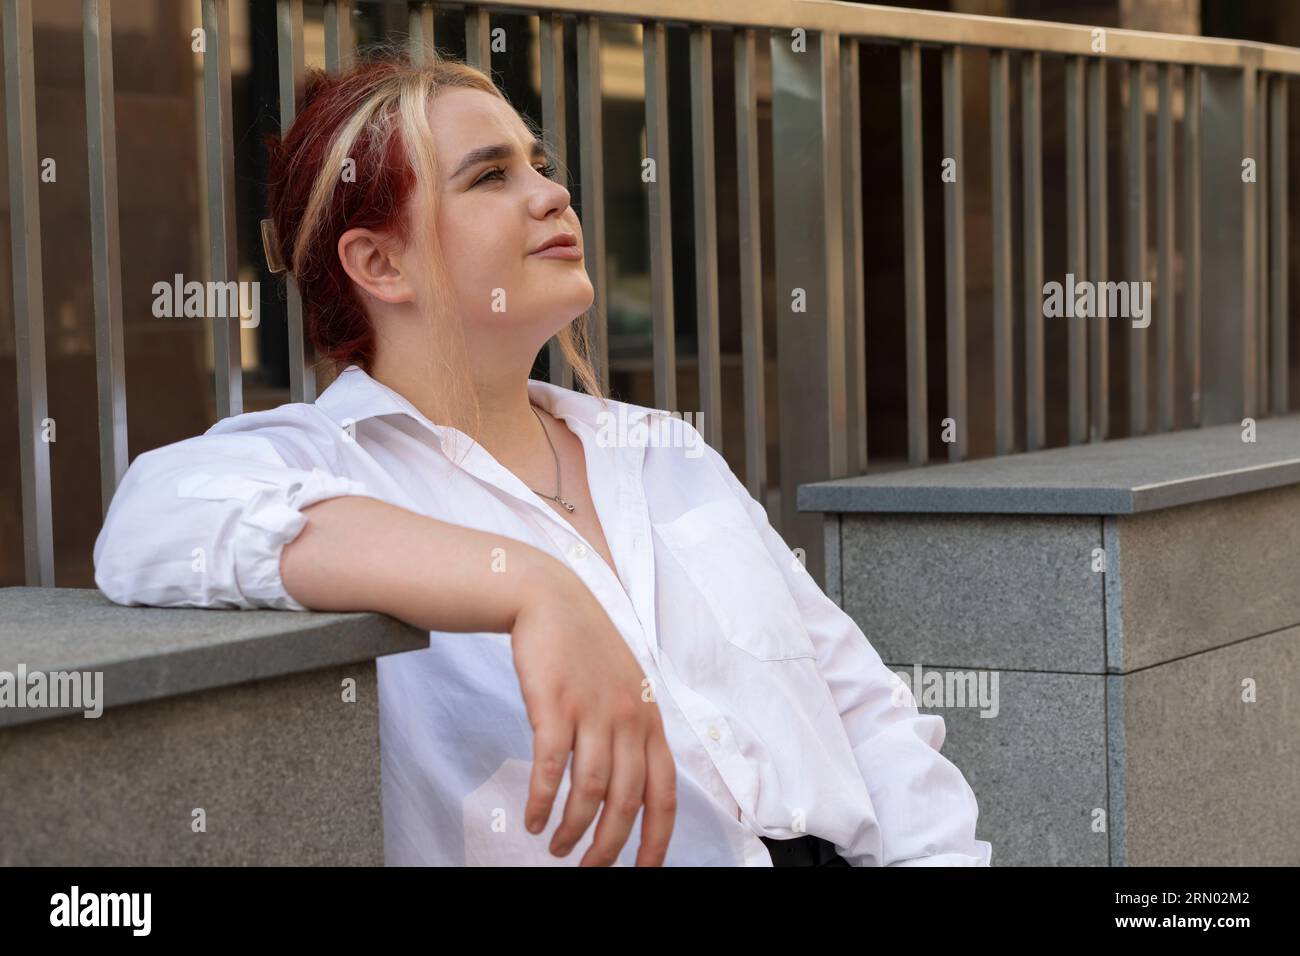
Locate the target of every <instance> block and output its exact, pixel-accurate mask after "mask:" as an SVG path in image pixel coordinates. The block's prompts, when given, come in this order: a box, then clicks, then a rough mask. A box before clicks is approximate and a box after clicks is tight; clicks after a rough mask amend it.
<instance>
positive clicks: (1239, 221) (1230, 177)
mask: <svg viewBox="0 0 1300 956" xmlns="http://www.w3.org/2000/svg"><path fill="white" fill-rule="evenodd" d="M1255 72H1256V70H1255V67H1254V66H1253V65H1246V66H1244V67H1241V68H1237V69H1214V68H1210V67H1205V68H1203V69H1202V79H1201V87H1202V104H1201V106H1202V116H1201V122H1202V123H1203V124H1204V134H1205V135H1204V136H1203V137H1202V142H1201V147H1202V150H1203V158H1202V161H1203V162H1204V164H1205V168H1204V176H1203V177H1202V182H1201V211H1202V215H1203V216H1204V219H1205V230H1204V235H1203V237H1202V247H1203V255H1204V265H1203V269H1202V281H1203V283H1204V284H1203V287H1202V288H1203V296H1204V300H1203V303H1202V306H1203V308H1204V310H1205V314H1206V315H1209V316H1213V318H1214V321H1212V322H1205V323H1203V324H1202V326H1201V336H1202V343H1201V356H1202V369H1201V372H1202V376H1203V379H1202V385H1203V388H1202V396H1201V424H1203V425H1222V424H1227V423H1229V422H1240V421H1241V420H1242V419H1243V418H1246V417H1252V418H1253V417H1254V416H1255V414H1256V410H1257V407H1258V405H1257V399H1258V389H1257V381H1258V372H1259V365H1258V358H1259V349H1258V343H1257V339H1256V335H1257V332H1256V330H1255V320H1256V318H1257V315H1256V312H1255V287H1256V275H1255V244H1256V241H1257V235H1256V232H1255V215H1256V210H1255V200H1256V198H1257V197H1258V192H1257V190H1256V187H1257V185H1258V183H1254V182H1246V181H1243V171H1244V167H1243V163H1244V161H1245V159H1246V158H1248V157H1257V152H1256V150H1255Z"/></svg>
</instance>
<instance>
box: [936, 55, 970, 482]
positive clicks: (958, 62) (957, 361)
mask: <svg viewBox="0 0 1300 956" xmlns="http://www.w3.org/2000/svg"><path fill="white" fill-rule="evenodd" d="M942 58H943V59H942V73H943V159H944V162H945V163H948V162H951V163H952V169H953V176H952V180H951V182H950V181H949V180H948V179H947V178H945V179H944V182H943V261H944V286H945V288H944V299H945V303H944V304H945V314H944V321H945V322H946V326H945V333H946V335H945V337H946V339H947V369H946V373H947V376H948V417H950V418H951V419H952V420H953V432H954V434H953V438H954V441H952V442H950V443H949V445H948V460H949V461H963V460H965V458H966V455H967V454H968V449H969V444H968V443H969V440H970V422H969V419H970V409H969V399H968V396H967V392H966V180H965V176H966V146H965V141H964V138H963V136H962V114H963V113H964V112H965V106H966V104H965V101H964V99H963V97H962V75H961V72H962V59H963V58H962V51H961V47H956V46H946V47H944V48H943V53H942Z"/></svg>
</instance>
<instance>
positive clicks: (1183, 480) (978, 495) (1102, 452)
mask: <svg viewBox="0 0 1300 956" xmlns="http://www.w3.org/2000/svg"><path fill="white" fill-rule="evenodd" d="M1241 434H1242V428H1241V426H1240V425H1238V424H1228V425H1216V426H1213V427H1210V428H1194V429H1187V430H1184V431H1178V432H1167V433H1164V434H1160V435H1147V436H1141V437H1137V438H1120V439H1116V440H1114V441H1105V442H1090V443H1088V444H1083V445H1070V446H1066V447H1061V448H1049V449H1045V450H1042V451H1034V452H1025V453H1021V454H1017V455H1004V456H1002V457H997V458H981V459H978V460H974V461H964V462H956V463H953V464H937V465H927V466H923V467H921V468H912V469H907V470H903V471H891V472H887V473H884V474H877V475H861V476H858V477H854V478H839V479H835V480H832V481H819V482H813V483H810V484H804V485H800V486H799V491H798V498H797V505H798V509H799V510H800V511H820V512H837V513H849V512H912V513H916V512H931V513H933V512H949V513H979V512H983V513H999V514H1061V515H1124V514H1136V513H1138V512H1142V511H1155V510H1158V509H1161V508H1172V507H1175V506H1177V505H1184V504H1190V503H1192V502H1196V501H1207V500H1210V499H1213V498H1225V497H1228V496H1230V495H1240V494H1246V493H1248V492H1252V491H1263V490H1265V489H1269V488H1277V487H1280V486H1283V485H1290V484H1297V483H1300V415H1286V416H1279V417H1277V418H1260V419H1257V420H1256V426H1255V438H1256V440H1255V441H1254V442H1243V441H1242V440H1241Z"/></svg>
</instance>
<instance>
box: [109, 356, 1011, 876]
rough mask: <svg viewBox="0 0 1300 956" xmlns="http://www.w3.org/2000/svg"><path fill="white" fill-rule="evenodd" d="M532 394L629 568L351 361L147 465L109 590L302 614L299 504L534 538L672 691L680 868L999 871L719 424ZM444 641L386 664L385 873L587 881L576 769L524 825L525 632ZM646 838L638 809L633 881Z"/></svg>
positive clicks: (119, 506) (943, 770)
mask: <svg viewBox="0 0 1300 956" xmlns="http://www.w3.org/2000/svg"><path fill="white" fill-rule="evenodd" d="M527 388H528V393H529V396H530V398H531V399H532V401H533V402H535V403H536V404H537V405H539V406H540V407H542V408H545V409H546V410H547V411H549V412H550V413H551V414H552V415H553V416H555V417H556V418H557V419H562V420H563V421H564V423H565V424H566V425H567V426H568V427H569V428H570V429H571V430H572V431H573V432H574V433H575V434H576V435H577V436H578V437H579V439H581V441H582V446H583V450H584V452H585V456H586V466H587V482H588V486H589V488H590V491H591V496H592V499H593V502H594V504H595V507H596V512H597V515H598V517H599V519H600V523H601V526H602V528H603V529H604V532H605V537H606V540H607V543H608V545H609V549H610V552H611V554H612V555H613V557H614V563H615V567H614V568H612V569H611V568H610V567H609V565H608V564H606V562H605V561H604V560H603V559H602V558H601V556H600V554H599V552H598V551H596V550H595V549H594V548H593V547H591V545H590V542H587V541H585V540H584V539H583V537H582V535H581V534H580V533H579V532H578V531H577V530H576V529H575V528H574V527H573V526H572V525H570V524H569V523H568V522H567V521H565V520H564V519H563V518H561V517H560V516H559V515H558V514H557V513H556V512H555V511H554V510H553V509H552V508H551V507H550V506H549V505H548V504H547V503H546V502H545V501H544V500H542V499H541V498H539V497H538V496H537V495H536V494H535V493H534V492H532V491H531V490H529V488H528V487H526V486H525V485H524V483H523V482H522V481H521V480H520V479H519V478H518V477H516V476H515V475H514V474H513V473H512V472H510V471H509V470H507V469H506V468H504V467H503V466H502V465H501V464H500V463H499V462H497V461H496V459H495V458H493V457H492V456H491V455H490V454H489V453H488V452H487V451H486V450H485V449H484V448H483V447H482V446H481V445H478V444H476V443H473V442H471V441H470V440H469V438H468V436H467V435H465V433H463V432H461V431H459V430H457V429H454V428H450V427H447V426H441V425H435V424H434V423H432V422H431V421H429V420H428V419H427V418H426V417H425V416H424V415H423V414H421V413H420V411H419V410H417V409H416V408H415V406H414V405H412V404H411V403H410V402H409V401H408V400H407V399H406V398H404V397H403V396H402V395H400V394H399V393H397V392H396V391H394V390H392V389H390V388H388V387H387V386H385V385H383V384H382V383H380V382H378V381H376V380H375V379H374V378H372V377H371V376H369V375H368V374H367V373H366V372H365V371H364V370H363V369H361V368H360V367H359V366H355V365H354V366H349V367H348V368H347V369H346V370H344V371H343V372H342V373H340V375H339V377H338V378H337V379H336V380H335V381H334V382H333V383H332V384H331V385H330V386H329V388H327V389H326V390H325V391H324V392H323V393H322V394H321V396H320V397H319V398H318V399H317V400H316V402H315V403H313V404H306V403H292V404H287V405H282V406H280V407H279V408H275V409H271V410H269V411H262V412H249V413H245V414H242V415H236V416H233V417H231V418H227V419H224V420H222V421H220V422H218V423H217V424H215V425H213V426H212V427H211V428H210V429H208V431H207V432H206V433H204V434H203V435H200V436H197V437H194V438H190V439H187V440H185V441H181V442H177V443H175V444H172V445H168V446H165V447H162V448H158V449H154V450H153V451H149V452H146V453H145V454H142V455H140V456H139V457H137V458H136V460H135V461H134V462H133V463H132V464H131V467H130V468H129V469H128V471H127V473H126V476H125V478H124V479H123V481H122V484H121V486H120V487H119V489H118V491H117V494H116V495H115V496H114V498H113V501H112V505H111V507H110V509H109V513H108V517H107V519H106V520H105V523H104V527H103V529H102V530H101V531H100V534H99V537H98V539H97V540H96V542H95V551H94V559H95V583H96V585H98V587H99V588H100V590H102V591H103V592H104V593H105V594H106V595H107V596H108V597H109V598H110V599H111V600H113V601H115V602H117V603H119V604H147V605H155V606H163V607H224V608H228V607H239V608H254V607H271V608H282V609H289V610H305V608H303V607H302V605H300V604H299V603H298V602H297V601H295V600H294V598H293V597H292V596H290V595H289V593H288V592H287V591H286V590H285V588H284V585H283V583H282V581H281V578H280V567H279V563H280V552H281V550H282V549H283V547H284V545H285V544H286V543H287V542H289V541H291V540H293V538H294V537H295V535H297V533H298V532H299V531H300V530H301V529H302V527H303V525H304V524H305V523H306V521H307V518H306V517H305V516H303V515H302V514H301V513H300V511H301V509H303V508H305V507H306V506H308V505H310V504H313V503H315V502H317V501H321V500H324V499H326V498H331V497H336V496H339V495H366V496H370V497H374V498H378V499H381V500H383V501H387V502H389V503H391V504H395V505H398V506H401V507H404V508H408V509H410V510H411V511H415V512H418V513H420V514H423V515H427V516H428V517H431V518H436V519H439V520H442V521H449V522H454V523H456V524H459V525H463V526H467V527H471V528H477V529H480V530H483V531H489V532H493V533H496V534H500V535H504V536H506V537H510V538H513V539H517V540H521V541H525V542H527V543H529V544H531V545H534V546H536V547H538V548H541V549H543V550H545V551H547V552H548V553H550V554H553V555H555V556H556V557H558V558H559V559H560V560H562V561H564V562H565V563H566V564H567V566H568V567H570V568H572V569H573V571H574V573H575V574H577V575H578V576H579V577H580V578H581V579H582V580H583V582H584V583H585V584H586V585H587V586H588V587H589V588H590V589H591V591H592V593H593V594H594V595H595V596H596V598H597V599H598V600H599V601H600V603H601V605H602V606H603V608H604V609H605V612H606V613H607V614H608V615H609V618H610V620H611V621H612V622H613V623H614V625H615V626H616V627H617V629H618V631H619V633H620V634H621V635H622V637H623V639H624V640H625V641H626V642H627V645H628V647H629V648H630V649H631V651H632V653H633V654H634V655H635V656H636V660H637V663H638V664H639V665H640V667H641V669H642V670H643V671H644V673H645V675H646V677H647V678H648V679H649V681H650V687H651V689H652V690H653V697H654V700H655V702H656V703H657V704H658V706H659V710H660V714H661V717H662V721H663V727H664V732H665V735H666V738H667V742H668V745H669V748H670V750H671V751H672V754H673V757H674V760H675V762H676V767H677V798H678V809H677V816H676V824H675V826H674V829H673V833H672V840H671V842H670V844H669V847H668V852H667V855H666V857H665V861H664V862H665V864H666V865H724V866H727V865H745V866H770V865H772V864H771V858H770V856H769V855H768V852H767V849H766V847H765V846H764V845H763V843H762V841H760V840H759V836H766V837H773V838H776V839H782V838H790V837H798V836H802V835H804V834H805V833H810V834H813V835H815V836H819V837H822V838H824V839H826V840H829V841H830V842H831V843H833V844H834V845H835V847H836V850H837V852H839V853H840V855H842V856H844V857H845V858H846V859H847V860H848V861H849V862H850V863H851V864H854V865H860V866H879V865H896V864H898V865H902V864H911V865H916V864H948V865H987V864H988V862H989V857H990V850H991V848H990V845H989V843H987V842H985V841H982V840H977V839H975V823H976V818H977V816H978V808H977V806H976V801H975V796H974V793H973V792H972V791H971V789H970V786H969V785H968V784H967V782H966V780H965V778H964V777H963V776H962V774H961V772H960V771H959V770H958V769H957V768H956V767H955V766H954V765H953V764H952V763H951V762H950V761H948V760H947V759H946V758H945V757H943V756H942V755H941V754H940V752H939V748H940V747H941V746H942V744H943V738H944V722H943V718H941V717H939V716H936V715H932V714H920V713H919V712H918V711H917V709H916V704H915V698H914V697H913V696H912V695H911V693H910V691H909V690H908V689H907V687H906V685H905V684H903V683H902V682H901V681H900V680H899V679H898V678H897V677H896V676H895V675H894V674H893V673H892V672H891V671H890V670H889V669H888V668H887V667H885V665H884V664H883V663H882V662H881V659H880V657H879V655H878V654H877V653H876V651H875V650H874V649H873V648H872V646H871V645H870V643H868V641H867V638H866V637H865V636H864V634H863V632H862V631H861V629H859V628H858V626H857V625H856V624H855V623H854V622H853V620H852V619H851V618H850V617H849V616H848V615H847V614H845V613H844V612H843V611H842V610H841V609H840V608H839V607H838V606H837V605H836V604H835V603H834V602H833V601H831V600H830V599H829V598H828V597H826V595H825V594H824V593H823V592H822V590H821V588H820V587H818V585H817V583H816V582H815V581H814V580H813V579H812V578H811V577H810V576H809V575H808V573H807V571H806V570H805V569H804V567H803V564H802V563H801V562H800V561H799V559H798V558H797V557H795V555H794V554H793V553H792V551H791V550H790V548H789V547H788V546H787V545H786V543H785V541H784V540H783V539H782V538H781V536H780V535H779V534H777V532H776V531H775V530H774V529H773V528H772V526H771V525H770V524H769V522H768V520H767V515H766V512H765V511H764V509H763V508H762V506H760V505H759V504H758V503H757V502H756V501H755V500H754V499H753V498H752V497H751V496H750V495H749V493H748V491H747V490H746V489H745V487H744V486H743V485H742V484H741V483H740V482H739V480H737V478H736V476H735V475H734V474H733V473H732V471H731V469H730V468H729V467H728V466H727V464H726V462H725V460H724V459H723V458H722V457H721V456H720V455H718V453H717V452H715V451H714V450H713V449H712V448H711V447H710V446H709V445H708V444H707V443H705V442H704V440H703V437H702V436H701V435H700V433H699V432H698V431H697V430H696V429H694V428H693V427H692V426H691V425H690V424H689V422H687V421H684V420H683V419H682V418H680V417H677V416H672V415H669V414H667V413H666V412H662V411H659V410H656V409H650V408H645V407H642V406H637V405H631V404H629V403H624V402H618V401H614V400H612V399H611V400H609V402H608V404H607V405H603V404H602V403H601V401H600V400H599V399H597V398H595V397H593V396H590V395H586V394H583V393H580V392H576V391H573V390H570V389H565V388H561V387H559V386H556V385H552V384H550V383H548V382H542V381H538V380H535V379H529V380H528V384H527ZM463 449H468V455H467V457H465V458H464V460H462V461H460V463H459V464H458V463H456V461H455V459H457V458H458V457H460V456H459V452H460V451H461V450H463ZM196 548H202V549H203V553H204V555H205V561H204V562H203V563H202V564H199V565H196V563H195V561H194V554H195V553H196V552H195V549H196ZM196 566H197V567H199V568H200V569H201V570H199V571H196V570H194V569H195V567H196ZM429 638H430V640H429V647H428V649H422V650H418V651H411V652H407V653H402V654H394V655H390V656H386V657H381V658H379V659H378V661H377V668H378V678H379V695H380V700H379V710H380V740H381V750H382V755H381V767H382V774H383V779H382V790H383V817H384V858H385V862H386V863H387V864H389V865H410V864H435V865H452V866H458V865H466V864H468V865H483V864H488V865H495V864H501V865H549V866H566V865H570V866H571V865H576V864H577V863H578V862H579V861H580V860H581V859H582V856H583V854H584V852H585V851H586V848H587V847H588V846H589V845H590V844H591V841H592V838H593V837H594V834H595V829H596V828H595V821H593V823H592V825H591V826H590V827H588V830H587V832H586V833H585V834H584V835H583V837H582V839H581V840H579V841H578V842H577V844H575V846H574V849H573V850H572V851H571V852H570V853H569V854H568V855H567V856H565V857H564V858H557V857H555V856H552V855H551V854H550V853H549V852H548V850H547V847H548V846H549V844H550V838H551V834H552V833H553V831H554V830H555V828H556V827H557V826H558V825H559V823H560V819H561V817H562V814H563V807H564V805H565V802H566V800H567V796H568V790H569V776H568V772H567V771H566V773H565V777H564V781H563V783H562V785H561V787H560V789H559V792H558V794H557V797H556V800H555V803H554V805H553V807H552V811H551V816H550V819H549V820H548V823H547V826H546V829H545V830H544V831H543V832H542V833H540V834H536V835H534V834H530V833H528V831H527V830H526V829H525V828H524V823H523V817H524V812H523V811H524V804H525V801H526V799H527V794H528V782H529V776H530V771H531V759H532V732H531V728H530V725H529V722H528V717H527V713H526V711H525V708H524V702H523V697H522V695H521V692H520V689H519V681H518V677H517V675H516V674H515V671H514V664H513V657H512V653H511V645H510V635H509V634H493V633H459V632H437V631H434V632H430V635H429ZM639 842H640V817H639V816H638V818H637V822H636V824H635V825H634V826H633V828H632V832H631V835H630V837H629V838H628V841H627V843H626V844H625V845H624V847H623V849H622V852H621V853H620V855H619V860H618V863H619V865H632V864H633V863H634V862H635V857H636V849H637V845H638V844H639Z"/></svg>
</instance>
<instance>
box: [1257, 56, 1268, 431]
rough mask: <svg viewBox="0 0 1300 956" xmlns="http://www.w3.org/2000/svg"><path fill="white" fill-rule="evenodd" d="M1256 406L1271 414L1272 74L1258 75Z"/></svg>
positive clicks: (1262, 412)
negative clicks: (1269, 196) (1269, 395)
mask: <svg viewBox="0 0 1300 956" xmlns="http://www.w3.org/2000/svg"><path fill="white" fill-rule="evenodd" d="M1255 103H1256V106H1255V153H1254V156H1255V189H1254V192H1255V210H1256V212H1255V343H1256V356H1257V358H1256V362H1257V363H1258V365H1257V368H1258V375H1257V376H1256V380H1255V385H1256V390H1255V407H1256V408H1257V409H1258V410H1259V412H1260V413H1261V414H1265V415H1266V414H1268V394H1269V389H1268V371H1269V360H1268V314H1269V313H1268V284H1269V283H1268V219H1269V203H1268V171H1269V161H1268V74H1267V73H1262V72H1261V73H1259V74H1257V75H1256V77H1255Z"/></svg>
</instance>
